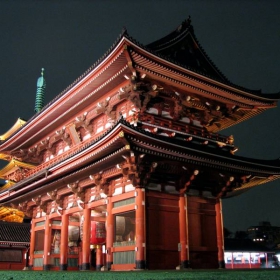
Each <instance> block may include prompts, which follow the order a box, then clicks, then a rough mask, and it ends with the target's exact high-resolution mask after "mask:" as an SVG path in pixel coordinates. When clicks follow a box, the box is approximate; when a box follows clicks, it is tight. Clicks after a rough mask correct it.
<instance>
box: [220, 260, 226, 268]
mask: <svg viewBox="0 0 280 280" xmlns="http://www.w3.org/2000/svg"><path fill="white" fill-rule="evenodd" d="M219 268H220V269H223V268H226V264H225V261H224V260H222V261H219Z"/></svg>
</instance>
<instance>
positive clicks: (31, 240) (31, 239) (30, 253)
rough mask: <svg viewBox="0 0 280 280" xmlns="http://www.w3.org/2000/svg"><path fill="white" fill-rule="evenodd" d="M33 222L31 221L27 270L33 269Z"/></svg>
mask: <svg viewBox="0 0 280 280" xmlns="http://www.w3.org/2000/svg"><path fill="white" fill-rule="evenodd" d="M35 224H36V223H35V220H34V219H32V220H31V234H30V235H31V236H30V248H29V263H28V266H29V269H32V268H33V260H34V249H35Z"/></svg>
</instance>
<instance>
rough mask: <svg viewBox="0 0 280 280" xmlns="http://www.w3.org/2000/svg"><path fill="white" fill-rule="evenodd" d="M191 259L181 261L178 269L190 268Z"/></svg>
mask: <svg viewBox="0 0 280 280" xmlns="http://www.w3.org/2000/svg"><path fill="white" fill-rule="evenodd" d="M190 268H191V266H190V261H187V260H185V261H181V264H180V265H179V266H177V267H176V269H177V270H183V269H190Z"/></svg>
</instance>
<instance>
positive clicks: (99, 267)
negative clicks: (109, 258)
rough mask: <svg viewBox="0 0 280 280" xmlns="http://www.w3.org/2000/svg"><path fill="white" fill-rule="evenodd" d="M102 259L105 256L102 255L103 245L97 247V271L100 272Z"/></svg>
mask: <svg viewBox="0 0 280 280" xmlns="http://www.w3.org/2000/svg"><path fill="white" fill-rule="evenodd" d="M102 257H103V254H102V248H101V245H97V247H96V270H97V271H100V270H101V267H102V265H103V260H102Z"/></svg>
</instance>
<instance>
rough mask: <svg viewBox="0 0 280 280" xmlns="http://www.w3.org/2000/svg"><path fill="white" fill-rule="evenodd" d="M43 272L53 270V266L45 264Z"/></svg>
mask: <svg viewBox="0 0 280 280" xmlns="http://www.w3.org/2000/svg"><path fill="white" fill-rule="evenodd" d="M43 270H51V265H50V264H44V265H43Z"/></svg>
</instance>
